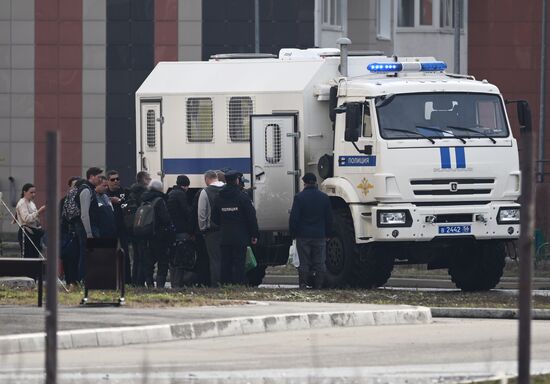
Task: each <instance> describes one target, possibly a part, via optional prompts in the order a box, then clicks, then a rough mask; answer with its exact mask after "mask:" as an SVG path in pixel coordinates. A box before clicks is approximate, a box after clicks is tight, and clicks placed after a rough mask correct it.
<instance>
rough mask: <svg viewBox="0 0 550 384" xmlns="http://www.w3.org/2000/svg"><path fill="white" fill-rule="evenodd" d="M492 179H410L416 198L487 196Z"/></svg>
mask: <svg viewBox="0 0 550 384" xmlns="http://www.w3.org/2000/svg"><path fill="white" fill-rule="evenodd" d="M494 183H495V179H493V178H479V179H475V178H469V179H467V178H462V179H459V178H457V179H412V180H411V186H412V189H413V193H414V194H415V195H416V196H452V195H460V196H464V195H469V196H475V195H488V194H490V193H491V192H492V191H493V187H494Z"/></svg>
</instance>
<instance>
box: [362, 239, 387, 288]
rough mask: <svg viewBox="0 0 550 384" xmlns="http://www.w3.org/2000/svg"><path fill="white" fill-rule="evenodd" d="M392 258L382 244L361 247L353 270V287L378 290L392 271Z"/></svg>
mask: <svg viewBox="0 0 550 384" xmlns="http://www.w3.org/2000/svg"><path fill="white" fill-rule="evenodd" d="M393 264H394V257H393V256H392V255H391V254H390V253H389V252H388V249H387V247H384V245H383V244H372V245H362V246H360V249H359V258H358V259H357V262H356V268H354V280H355V285H356V286H358V287H361V288H367V289H372V288H378V287H381V286H383V285H384V284H386V283H387V282H388V279H389V278H390V276H391V272H392V271H393Z"/></svg>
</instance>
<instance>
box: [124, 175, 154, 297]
mask: <svg viewBox="0 0 550 384" xmlns="http://www.w3.org/2000/svg"><path fill="white" fill-rule="evenodd" d="M150 182H151V176H150V175H149V173H148V172H146V171H139V172H138V173H137V175H136V182H135V183H134V184H132V186H130V189H129V190H128V195H127V196H125V201H124V205H125V210H126V215H127V217H124V214H123V219H124V220H125V221H128V222H131V223H132V225H133V221H134V220H133V219H134V216H133V215H134V214H135V210H136V209H137V208H138V207H139V206H140V205H141V198H142V196H143V194H144V193H145V191H147V186H148V185H149V183H150ZM121 207H122V206H121ZM126 230H127V233H128V237H129V240H130V241H131V243H132V284H134V285H135V286H138V287H143V286H144V285H145V275H144V274H143V273H144V257H145V256H144V254H143V253H144V248H145V244H144V242H143V241H142V240H140V239H137V238H136V237H134V236H133V233H132V228H131V225H129V226H127V227H126Z"/></svg>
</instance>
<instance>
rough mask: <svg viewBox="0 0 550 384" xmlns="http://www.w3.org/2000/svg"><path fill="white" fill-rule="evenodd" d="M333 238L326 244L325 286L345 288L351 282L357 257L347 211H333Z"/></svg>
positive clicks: (350, 219) (353, 232)
mask: <svg viewBox="0 0 550 384" xmlns="http://www.w3.org/2000/svg"><path fill="white" fill-rule="evenodd" d="M333 216H334V226H333V227H334V229H335V236H334V237H332V238H331V239H330V240H329V241H328V243H327V252H326V260H325V265H326V267H327V272H326V275H325V285H326V286H327V287H328V288H335V287H346V286H350V285H351V284H352V282H353V280H352V271H353V267H354V263H355V262H354V260H356V259H357V257H358V248H357V246H356V244H355V231H354V229H353V220H352V218H351V215H350V213H349V211H348V210H347V209H337V210H334V211H333Z"/></svg>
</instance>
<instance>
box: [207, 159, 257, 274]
mask: <svg viewBox="0 0 550 384" xmlns="http://www.w3.org/2000/svg"><path fill="white" fill-rule="evenodd" d="M240 177H242V173H240V172H237V171H234V170H229V171H228V172H227V173H226V174H225V181H226V185H225V186H224V187H223V188H222V189H221V191H220V193H219V196H218V198H217V199H216V201H215V203H214V209H213V211H212V221H214V223H216V224H218V225H219V226H220V232H221V242H220V244H221V245H220V250H221V254H222V263H221V264H222V271H221V280H222V283H225V284H244V283H245V270H244V263H245V258H246V247H247V246H248V245H250V244H256V243H257V241H258V236H259V231H258V221H257V219H256V210H255V209H254V206H253V205H252V201H251V200H250V198H249V197H248V196H247V195H246V194H245V193H244V192H242V191H241V188H240V186H239V178H240Z"/></svg>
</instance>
